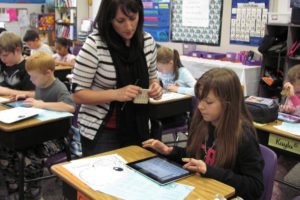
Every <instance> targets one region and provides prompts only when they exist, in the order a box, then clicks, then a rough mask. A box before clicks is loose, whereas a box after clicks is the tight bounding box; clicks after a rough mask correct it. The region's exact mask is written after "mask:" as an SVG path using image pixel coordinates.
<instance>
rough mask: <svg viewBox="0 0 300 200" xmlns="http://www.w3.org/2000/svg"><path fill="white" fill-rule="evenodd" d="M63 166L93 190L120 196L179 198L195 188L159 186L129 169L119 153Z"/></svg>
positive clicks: (173, 185)
mask: <svg viewBox="0 0 300 200" xmlns="http://www.w3.org/2000/svg"><path fill="white" fill-rule="evenodd" d="M64 167H65V168H66V169H67V170H69V171H70V172H71V173H72V174H74V175H75V176H76V177H78V178H79V179H80V180H81V181H83V182H84V183H85V184H87V185H88V186H89V187H91V188H92V189H93V190H96V191H101V192H104V193H107V194H110V195H112V196H115V197H118V198H121V199H131V200H138V199H153V200H154V199H166V200H179V199H184V198H185V197H186V196H187V195H188V194H189V193H190V192H191V191H192V190H193V189H194V187H192V186H188V185H183V184H179V183H171V184H168V185H165V186H161V185H158V184H157V183H155V182H153V181H151V180H150V179H148V178H146V177H144V176H142V175H141V174H139V173H138V172H136V171H134V170H132V169H130V168H128V167H127V166H126V161H125V160H124V159H123V158H122V157H120V156H119V155H117V154H113V155H108V156H101V157H96V158H87V159H81V160H75V161H72V162H71V163H68V164H66V165H64ZM174 194H176V195H174Z"/></svg>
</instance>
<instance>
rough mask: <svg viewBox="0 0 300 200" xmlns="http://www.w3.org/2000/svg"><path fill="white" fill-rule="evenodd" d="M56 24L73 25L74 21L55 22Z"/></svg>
mask: <svg viewBox="0 0 300 200" xmlns="http://www.w3.org/2000/svg"><path fill="white" fill-rule="evenodd" d="M55 23H56V24H58V25H63V26H72V25H73V26H75V23H69V22H55Z"/></svg>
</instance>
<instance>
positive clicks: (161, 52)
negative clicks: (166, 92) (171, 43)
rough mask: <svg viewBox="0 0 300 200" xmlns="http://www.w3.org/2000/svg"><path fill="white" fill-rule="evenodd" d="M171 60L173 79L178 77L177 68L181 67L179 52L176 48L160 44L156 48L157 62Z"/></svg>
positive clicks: (164, 62) (163, 62)
mask: <svg viewBox="0 0 300 200" xmlns="http://www.w3.org/2000/svg"><path fill="white" fill-rule="evenodd" d="M171 60H173V63H174V64H173V69H174V74H175V77H174V81H176V80H177V79H178V69H179V68H180V67H183V65H182V63H181V60H180V56H179V53H178V51H177V50H176V49H174V50H172V49H170V48H168V47H164V46H161V47H159V48H158V50H157V62H159V63H162V64H167V63H169V62H170V61H171Z"/></svg>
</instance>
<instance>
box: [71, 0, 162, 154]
mask: <svg viewBox="0 0 300 200" xmlns="http://www.w3.org/2000/svg"><path fill="white" fill-rule="evenodd" d="M143 23H144V13H143V4H142V1H141V0H102V2H101V5H100V8H99V11H98V14H97V16H96V18H95V24H94V28H95V31H94V32H93V33H91V34H90V35H89V36H88V38H87V39H86V41H85V43H84V45H83V47H82V49H81V50H80V52H79V54H78V56H77V58H76V64H75V66H74V70H73V74H74V76H73V81H72V82H73V83H72V90H73V99H74V101H75V102H76V103H77V104H81V108H80V111H79V115H78V124H79V126H80V133H81V135H82V137H81V142H82V151H83V155H84V156H88V155H93V154H96V153H101V152H105V151H109V150H113V149H117V148H120V147H124V146H128V145H133V144H137V145H141V142H142V141H144V140H145V139H147V138H149V127H148V122H149V111H148V105H147V104H134V103H133V102H132V100H133V99H134V98H135V97H136V96H137V95H138V94H139V93H140V92H141V89H142V88H146V89H149V92H148V95H149V97H152V98H155V99H159V98H161V95H162V88H161V86H160V85H159V81H158V79H157V69H156V43H155V41H154V39H153V38H152V36H151V35H150V34H149V33H146V32H143Z"/></svg>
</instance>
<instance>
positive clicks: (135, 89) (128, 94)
mask: <svg viewBox="0 0 300 200" xmlns="http://www.w3.org/2000/svg"><path fill="white" fill-rule="evenodd" d="M115 91H116V100H117V101H120V102H124V101H131V100H132V99H134V98H135V97H136V96H137V95H138V94H139V93H140V92H141V88H140V87H139V86H136V85H127V86H125V87H122V88H119V89H116V90H115Z"/></svg>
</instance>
